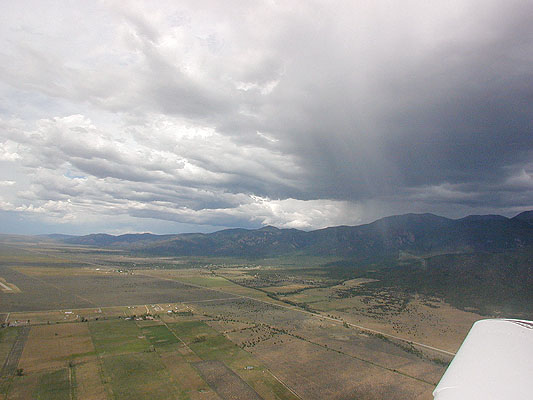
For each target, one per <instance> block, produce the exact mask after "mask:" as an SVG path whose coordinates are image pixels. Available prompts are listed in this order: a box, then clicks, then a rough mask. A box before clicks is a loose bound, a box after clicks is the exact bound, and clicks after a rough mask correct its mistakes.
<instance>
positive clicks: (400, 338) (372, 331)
mask: <svg viewBox="0 0 533 400" xmlns="http://www.w3.org/2000/svg"><path fill="white" fill-rule="evenodd" d="M138 275H141V276H142V275H144V276H149V277H152V278H159V279H164V280H167V281H174V282H179V283H182V284H184V285H189V286H193V287H197V288H202V289H208V290H213V291H215V292H219V293H224V294H232V295H234V296H237V297H240V298H243V299H248V300H254V301H258V302H261V303H265V304H269V305H272V306H277V307H280V308H285V309H287V310H293V311H298V312H300V313H302V314H307V315H311V316H313V317H315V318H324V319H327V320H329V321H332V322H335V323H338V324H344V323H346V324H347V325H349V326H351V327H352V328H357V329H359V330H362V331H367V332H371V333H374V334H379V335H383V336H385V337H389V338H392V339H396V340H400V341H402V342H405V343H408V344H411V345H416V346H420V347H424V348H426V349H430V350H433V351H437V352H439V353H443V354H446V355H449V356H455V353H453V352H451V351H447V350H443V349H439V348H437V347H433V346H430V345H427V344H424V343H420V342H415V341H412V340H409V339H405V338H402V337H399V336H395V335H391V334H389V333H386V332H381V331H378V330H375V329H371V328H366V327H364V326H361V325H356V324H352V323H351V322H346V321H344V320H341V319H337V318H331V317H328V316H326V315H323V314H321V313H314V312H311V311H307V310H302V309H301V308H299V307H294V306H288V305H284V304H278V303H274V302H271V301H267V300H261V299H257V298H255V297H250V296H245V295H240V294H235V293H231V292H225V291H223V290H220V289H214V288H210V287H206V286H201V285H196V284H193V283H186V282H182V281H180V280H178V279H172V278H166V277H158V276H154V275H150V274H138ZM217 276H220V275H217ZM220 277H221V278H223V279H226V278H224V277H223V276H220ZM226 280H227V279H226ZM228 282H231V281H228ZM232 283H233V282H232ZM235 285H236V284H235ZM239 286H240V285H239ZM241 287H242V286H241ZM244 287H246V286H244ZM248 289H249V288H248ZM182 303H187V302H186V301H183V302H182Z"/></svg>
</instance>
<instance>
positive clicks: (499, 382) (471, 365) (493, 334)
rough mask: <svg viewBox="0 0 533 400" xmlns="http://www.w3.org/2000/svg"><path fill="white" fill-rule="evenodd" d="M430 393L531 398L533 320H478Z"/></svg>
mask: <svg viewBox="0 0 533 400" xmlns="http://www.w3.org/2000/svg"><path fill="white" fill-rule="evenodd" d="M433 396H434V399H435V400H465V399H468V400H475V399H483V400H504V399H505V400H507V399H509V400H522V399H523V400H526V399H527V400H531V399H533V322H531V321H523V320H514V319H485V320H481V321H477V322H476V323H475V324H474V325H473V326H472V329H470V332H469V333H468V335H467V336H466V338H465V340H464V342H463V344H462V345H461V347H460V348H459V351H458V352H457V354H456V355H455V357H454V359H453V360H452V362H451V364H450V365H449V367H448V369H447V370H446V372H445V373H444V375H443V376H442V378H441V380H440V382H439V384H438V385H437V387H436V388H435V390H434V391H433Z"/></svg>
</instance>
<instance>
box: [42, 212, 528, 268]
mask: <svg viewBox="0 0 533 400" xmlns="http://www.w3.org/2000/svg"><path fill="white" fill-rule="evenodd" d="M49 237H50V238H53V239H54V240H57V241H61V242H64V243H68V244H77V245H88V246H96V247H111V248H123V249H127V250H131V251H135V252H140V253H145V254H150V255H165V256H239V257H273V256H282V255H314V256H338V257H343V258H369V257H370V258H372V257H374V256H375V255H380V256H395V255H398V254H399V253H400V252H401V251H408V252H410V253H413V254H442V253H457V252H460V253H469V252H499V251H508V250H515V249H520V248H525V247H529V246H532V245H533V211H525V212H523V213H520V214H518V215H517V216H515V217H513V218H507V217H503V216H500V215H471V216H467V217H465V218H460V219H450V218H445V217H440V216H437V215H434V214H405V215H397V216H391V217H386V218H382V219H379V220H377V221H375V222H372V223H370V224H364V225H359V226H336V227H330V228H324V229H319V230H314V231H308V232H307V231H302V230H298V229H278V228H275V227H273V226H266V227H263V228H260V229H226V230H221V231H218V232H214V233H209V234H202V233H187V234H176V235H154V234H149V233H143V234H126V235H119V236H113V235H108V234H103V233H100V234H92V235H86V236H66V235H49Z"/></svg>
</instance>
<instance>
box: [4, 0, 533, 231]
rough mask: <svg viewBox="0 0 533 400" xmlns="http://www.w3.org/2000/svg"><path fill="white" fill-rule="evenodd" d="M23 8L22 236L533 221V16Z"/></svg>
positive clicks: (512, 5) (9, 51)
mask: <svg viewBox="0 0 533 400" xmlns="http://www.w3.org/2000/svg"><path fill="white" fill-rule="evenodd" d="M4 8H5V10H4V12H3V13H2V15H1V16H0V44H1V45H0V49H1V50H0V99H1V102H0V167H1V169H0V189H1V190H0V210H2V211H3V212H2V213H1V214H0V218H3V219H4V221H5V222H4V224H3V228H2V229H3V231H4V232H15V231H16V232H18V231H27V230H28V229H27V225H28V221H31V222H32V223H34V224H35V227H36V228H35V229H33V231H40V230H50V229H55V230H58V231H60V230H63V231H69V232H80V233H85V232H87V231H88V230H89V229H90V230H94V229H102V230H103V229H106V230H110V231H116V232H121V231H126V230H136V231H143V230H154V231H161V232H162V231H183V230H203V231H205V230H212V229H216V227H233V226H244V227H258V226H261V225H264V224H272V225H276V226H279V227H294V228H303V229H313V228H319V227H324V226H328V225H338V224H357V223H361V222H367V221H370V220H372V219H374V218H377V217H380V216H384V215H388V214H392V213H402V212H426V211H427V212H435V213H440V214H443V215H448V216H461V215H464V214H467V213H486V212H498V213H502V214H507V215H510V214H513V213H515V212H518V211H521V210H524V209H530V208H533V153H532V150H533V134H532V133H533V132H532V127H531V121H532V120H533V118H532V117H533V106H532V104H533V102H532V99H533V69H531V65H533V28H532V26H533V18H532V17H531V16H533V4H531V2H528V1H508V2H505V3H504V2H501V1H474V0H469V1H464V0H456V1H450V2H446V3H445V4H444V3H442V2H437V1H408V2H402V4H401V6H400V5H399V4H398V5H395V4H394V3H392V4H391V3H390V2H385V1H383V2H381V1H369V2H366V1H362V2H355V3H354V2H349V1H346V2H338V3H335V5H334V6H333V5H332V4H330V3H327V4H326V3H325V2H321V1H311V2H305V3H302V2H296V1H295V2H291V1H284V2H276V1H264V2H233V3H232V5H231V7H229V6H228V5H227V4H225V3H224V2H215V1H200V2H198V1H194V2H192V1H191V2H186V1H185V2H179V3H175V2H168V3H165V2H157V3H156V4H155V5H154V3H153V2H128V3H127V4H125V3H123V2H108V1H104V2H79V3H76V4H74V3H72V4H70V5H67V6H65V5H64V4H59V3H56V2H47V1H45V2H42V1H39V2H30V1H22V2H15V3H12V4H9V5H7V6H5V7H4ZM14 216H16V218H18V221H26V223H24V224H21V225H20V226H22V227H23V228H17V226H15V225H16V224H14V223H13V221H14V220H16V219H14ZM103 219H105V222H104V221H103Z"/></svg>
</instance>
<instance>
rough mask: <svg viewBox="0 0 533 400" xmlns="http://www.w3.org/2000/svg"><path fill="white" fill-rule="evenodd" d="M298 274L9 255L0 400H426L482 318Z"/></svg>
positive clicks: (276, 264) (200, 263)
mask: <svg viewBox="0 0 533 400" xmlns="http://www.w3.org/2000/svg"><path fill="white" fill-rule="evenodd" d="M304 261H305V264H301V265H298V264H297V263H295V262H294V260H289V259H287V260H283V259H278V260H276V259H268V260H267V259H265V260H253V261H250V260H242V259H200V258H197V259H195V258H183V257H181V258H171V257H164V258H163V257H161V258H158V257H141V256H135V255H131V254H127V253H122V252H120V251H106V250H100V249H95V248H83V247H75V246H64V245H62V246H59V245H55V244H50V243H29V242H28V243H24V242H22V243H6V244H4V245H2V247H1V248H0V278H2V279H3V280H2V282H6V283H9V284H11V285H13V286H16V287H17V288H18V289H19V291H16V292H15V291H2V292H0V316H1V318H2V321H1V322H2V323H3V326H4V327H3V328H2V329H1V330H0V357H1V358H0V362H1V363H2V364H4V362H5V360H6V359H7V358H8V355H9V353H10V350H11V348H12V347H13V343H15V341H16V339H17V337H18V335H19V334H20V332H21V329H23V328H24V329H27V330H28V329H29V332H28V335H27V338H26V339H25V341H24V343H23V349H22V351H21V353H20V360H19V361H18V363H17V369H16V370H15V371H14V372H13V373H5V372H3V375H2V377H1V386H0V399H32V398H42V399H47V398H50V399H51V398H53V399H61V398H65V399H105V398H109V399H128V398H136V399H144V398H154V399H170V398H176V399H226V398H228V399H229V398H254V397H255V396H257V398H263V399H297V398H302V399H321V398H338V399H341V398H362V399H380V398H389V399H404V398H419V399H430V398H431V392H432V390H433V388H434V386H435V384H436V383H437V382H438V380H439V379H440V376H441V375H442V373H443V371H444V369H445V367H446V365H447V362H449V360H450V359H451V357H452V356H453V353H454V352H455V351H456V350H457V348H458V346H459V345H460V343H461V341H462V339H463V338H464V336H465V334H466V332H467V331H468V329H469V328H470V326H471V324H472V322H474V321H475V320H477V319H480V318H482V317H481V316H480V315H479V314H476V313H474V312H470V311H465V310H460V309H457V308H455V307H453V306H451V305H450V304H448V303H446V302H445V301H443V300H442V299H441V298H436V297H435V298H433V297H428V296H424V295H417V296H409V295H407V294H405V293H404V292H395V291H394V290H390V289H383V288H379V290H378V289H376V290H374V291H373V292H372V293H368V292H365V291H364V290H363V289H365V288H366V287H368V285H370V284H372V283H374V282H375V281H376V280H375V279H370V278H360V279H351V280H350V279H345V280H342V279H338V277H336V276H334V275H331V274H328V273H324V271H323V270H321V269H319V268H317V265H319V264H321V263H323V262H325V261H328V260H324V259H313V258H306V259H305V260H304ZM284 263H285V265H284ZM287 264H290V267H287ZM239 396H240V397H239Z"/></svg>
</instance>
